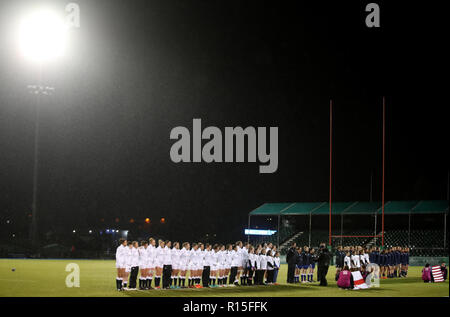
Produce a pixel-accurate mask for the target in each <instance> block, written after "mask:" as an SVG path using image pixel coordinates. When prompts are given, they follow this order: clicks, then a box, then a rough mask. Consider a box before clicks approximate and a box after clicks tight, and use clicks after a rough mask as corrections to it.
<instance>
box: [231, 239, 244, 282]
mask: <svg viewBox="0 0 450 317" xmlns="http://www.w3.org/2000/svg"><path fill="white" fill-rule="evenodd" d="M238 252H239V246H238V245H237V244H236V245H234V247H233V250H232V251H231V273H230V284H233V285H234V286H239V280H238V269H239V265H241V263H242V262H241V260H240V256H239V253H238Z"/></svg>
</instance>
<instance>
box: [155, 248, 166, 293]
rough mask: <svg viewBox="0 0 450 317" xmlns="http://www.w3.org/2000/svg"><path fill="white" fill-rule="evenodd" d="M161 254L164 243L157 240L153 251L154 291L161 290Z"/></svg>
mask: <svg viewBox="0 0 450 317" xmlns="http://www.w3.org/2000/svg"><path fill="white" fill-rule="evenodd" d="M163 252H164V241H163V240H158V247H157V248H156V249H155V251H154V258H153V259H154V265H155V289H161V287H160V285H161V284H160V283H161V276H162V271H163V258H162V257H163Z"/></svg>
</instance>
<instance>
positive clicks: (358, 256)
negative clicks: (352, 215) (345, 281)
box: [335, 246, 409, 279]
mask: <svg viewBox="0 0 450 317" xmlns="http://www.w3.org/2000/svg"><path fill="white" fill-rule="evenodd" d="M335 255H336V278H337V276H338V275H339V272H340V270H341V269H342V268H343V267H344V265H347V266H348V267H349V269H350V270H353V271H355V270H360V271H361V272H362V273H364V272H365V271H366V267H367V265H368V264H370V263H374V264H377V265H378V266H379V268H380V278H381V279H387V278H395V277H406V276H407V274H408V267H409V248H407V247H389V248H385V249H381V248H379V247H372V248H363V247H361V246H346V247H342V246H339V247H338V248H337V250H336V254H335Z"/></svg>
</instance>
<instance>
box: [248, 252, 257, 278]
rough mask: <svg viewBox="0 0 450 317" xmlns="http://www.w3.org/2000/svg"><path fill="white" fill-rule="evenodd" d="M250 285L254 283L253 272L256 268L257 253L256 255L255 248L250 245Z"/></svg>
mask: <svg viewBox="0 0 450 317" xmlns="http://www.w3.org/2000/svg"><path fill="white" fill-rule="evenodd" d="M247 267H248V280H247V282H248V285H249V286H251V285H253V274H254V273H255V270H256V255H255V248H254V247H253V246H250V247H249V249H248V264H247Z"/></svg>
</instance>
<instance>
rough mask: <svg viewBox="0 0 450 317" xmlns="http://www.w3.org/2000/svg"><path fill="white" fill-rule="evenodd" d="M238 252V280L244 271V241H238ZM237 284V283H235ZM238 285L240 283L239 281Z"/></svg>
mask: <svg viewBox="0 0 450 317" xmlns="http://www.w3.org/2000/svg"><path fill="white" fill-rule="evenodd" d="M236 246H237V248H236V253H237V257H238V260H237V261H238V268H237V273H236V280H237V281H239V279H240V277H241V275H242V273H243V267H242V258H243V257H242V241H236ZM235 285H236V283H235ZM237 285H239V282H238V283H237Z"/></svg>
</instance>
